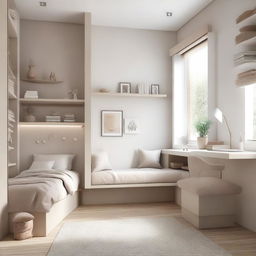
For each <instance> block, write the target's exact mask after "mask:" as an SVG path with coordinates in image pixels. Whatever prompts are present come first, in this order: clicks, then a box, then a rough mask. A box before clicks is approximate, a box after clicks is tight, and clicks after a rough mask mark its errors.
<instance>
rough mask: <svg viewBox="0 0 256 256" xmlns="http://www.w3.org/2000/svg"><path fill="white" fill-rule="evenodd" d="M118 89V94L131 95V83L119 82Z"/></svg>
mask: <svg viewBox="0 0 256 256" xmlns="http://www.w3.org/2000/svg"><path fill="white" fill-rule="evenodd" d="M119 88H120V93H131V83H128V82H120V83H119Z"/></svg>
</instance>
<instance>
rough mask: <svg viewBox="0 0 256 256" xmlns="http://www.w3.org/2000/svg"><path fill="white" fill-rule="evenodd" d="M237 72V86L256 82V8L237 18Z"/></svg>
mask: <svg viewBox="0 0 256 256" xmlns="http://www.w3.org/2000/svg"><path fill="white" fill-rule="evenodd" d="M237 28H238V33H239V34H238V36H237V37H236V46H237V47H236V48H237V49H236V50H237V51H236V52H237V53H236V56H235V58H234V62H235V72H236V75H237V77H236V84H237V86H245V85H249V84H252V83H256V72H255V70H256V9H254V10H250V11H247V12H244V13H243V14H241V15H240V16H239V17H238V18H237Z"/></svg>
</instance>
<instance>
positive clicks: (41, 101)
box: [20, 98, 84, 105]
mask: <svg viewBox="0 0 256 256" xmlns="http://www.w3.org/2000/svg"><path fill="white" fill-rule="evenodd" d="M20 103H21V104H24V105H28V104H31V105H36V104H38V105H84V100H73V99H25V98H20Z"/></svg>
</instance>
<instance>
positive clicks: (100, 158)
mask: <svg viewBox="0 0 256 256" xmlns="http://www.w3.org/2000/svg"><path fill="white" fill-rule="evenodd" d="M104 170H112V166H111V164H110V162H109V159H108V154H107V152H104V151H102V152H99V153H96V154H93V155H92V171H93V172H99V171H104Z"/></svg>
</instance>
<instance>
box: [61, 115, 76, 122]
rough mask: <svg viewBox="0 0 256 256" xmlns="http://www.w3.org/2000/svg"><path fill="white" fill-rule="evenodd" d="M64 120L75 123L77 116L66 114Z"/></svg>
mask: <svg viewBox="0 0 256 256" xmlns="http://www.w3.org/2000/svg"><path fill="white" fill-rule="evenodd" d="M63 121H64V122H66V123H74V122H75V121H76V117H75V115H74V114H65V115H64V118H63Z"/></svg>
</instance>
